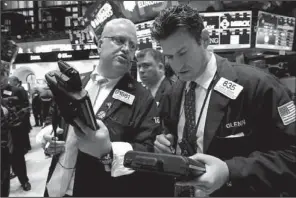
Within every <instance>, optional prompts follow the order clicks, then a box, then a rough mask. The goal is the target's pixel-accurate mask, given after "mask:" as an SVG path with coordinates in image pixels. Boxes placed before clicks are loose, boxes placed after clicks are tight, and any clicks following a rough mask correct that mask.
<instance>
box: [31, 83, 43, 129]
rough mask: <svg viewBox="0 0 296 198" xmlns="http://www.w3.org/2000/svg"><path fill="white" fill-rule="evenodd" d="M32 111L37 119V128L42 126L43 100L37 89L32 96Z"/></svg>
mask: <svg viewBox="0 0 296 198" xmlns="http://www.w3.org/2000/svg"><path fill="white" fill-rule="evenodd" d="M32 111H33V115H34V119H35V126H42V125H43V119H42V114H41V98H40V91H39V90H38V89H37V88H35V89H34V90H33V94H32Z"/></svg>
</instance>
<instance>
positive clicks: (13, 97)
mask: <svg viewBox="0 0 296 198" xmlns="http://www.w3.org/2000/svg"><path fill="white" fill-rule="evenodd" d="M1 79H2V78H1ZM7 80H8V78H5V79H4V80H3V81H2V82H3V85H1V95H2V99H1V104H4V106H5V105H6V107H7V108H8V109H9V111H13V112H20V111H23V112H24V113H23V115H22V117H20V118H19V119H20V122H19V123H18V124H17V125H13V126H10V128H9V129H10V132H11V141H12V144H13V148H12V149H11V150H10V151H11V154H10V162H11V166H12V169H13V172H14V173H15V174H16V176H17V177H18V179H19V181H20V183H21V185H22V188H23V189H24V190H25V191H28V190H30V189H31V185H30V183H29V178H28V176H27V167H26V162H25V147H26V134H28V133H27V131H24V129H26V120H27V119H26V116H27V114H28V106H29V101H28V96H27V93H26V92H25V94H24V92H23V90H22V89H21V88H20V87H16V86H13V85H11V84H8V83H7ZM2 110H3V109H2ZM4 112H5V109H4V110H3V113H4ZM4 114H5V113H4ZM11 115H12V114H11ZM1 131H2V130H1ZM2 162H3V161H2Z"/></svg>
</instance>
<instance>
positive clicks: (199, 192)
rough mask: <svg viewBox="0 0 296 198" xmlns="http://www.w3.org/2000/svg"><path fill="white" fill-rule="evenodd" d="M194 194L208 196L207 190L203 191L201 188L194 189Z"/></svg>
mask: <svg viewBox="0 0 296 198" xmlns="http://www.w3.org/2000/svg"><path fill="white" fill-rule="evenodd" d="M194 196H195V197H206V196H208V194H207V192H205V191H204V190H202V189H196V190H195V192H194Z"/></svg>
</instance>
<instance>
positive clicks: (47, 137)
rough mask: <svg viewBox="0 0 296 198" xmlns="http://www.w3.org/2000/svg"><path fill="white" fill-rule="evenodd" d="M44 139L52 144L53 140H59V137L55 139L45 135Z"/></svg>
mask: <svg viewBox="0 0 296 198" xmlns="http://www.w3.org/2000/svg"><path fill="white" fill-rule="evenodd" d="M43 139H44V140H45V141H47V142H51V141H52V140H57V137H54V136H53V135H48V134H45V135H44V136H43Z"/></svg>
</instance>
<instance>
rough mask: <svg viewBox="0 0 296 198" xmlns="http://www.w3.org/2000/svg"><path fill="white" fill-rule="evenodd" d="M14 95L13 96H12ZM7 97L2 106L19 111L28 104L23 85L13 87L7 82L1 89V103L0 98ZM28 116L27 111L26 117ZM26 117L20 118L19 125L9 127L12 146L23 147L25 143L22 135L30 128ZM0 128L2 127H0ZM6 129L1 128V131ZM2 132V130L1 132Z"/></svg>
mask: <svg viewBox="0 0 296 198" xmlns="http://www.w3.org/2000/svg"><path fill="white" fill-rule="evenodd" d="M12 97H14V98H12ZM5 98H6V99H8V102H5V104H4V106H7V107H9V108H15V109H14V111H16V112H17V111H20V110H21V109H23V108H26V107H28V106H29V99H28V95H27V92H26V90H24V88H23V87H15V86H11V85H10V84H7V85H6V86H5V87H3V88H2V89H1V103H4V101H2V99H5ZM28 116H29V113H28V115H27V117H28ZM27 117H25V118H24V120H22V123H21V125H19V126H17V127H11V128H10V130H11V131H13V133H12V138H13V146H14V148H23V147H24V146H25V143H24V142H23V138H24V137H23V135H24V134H25V133H27V132H29V130H30V123H28V119H26V118H27ZM1 130H2V129H1ZM4 131H6V130H3V132H4ZM1 133H2V132H1Z"/></svg>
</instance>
